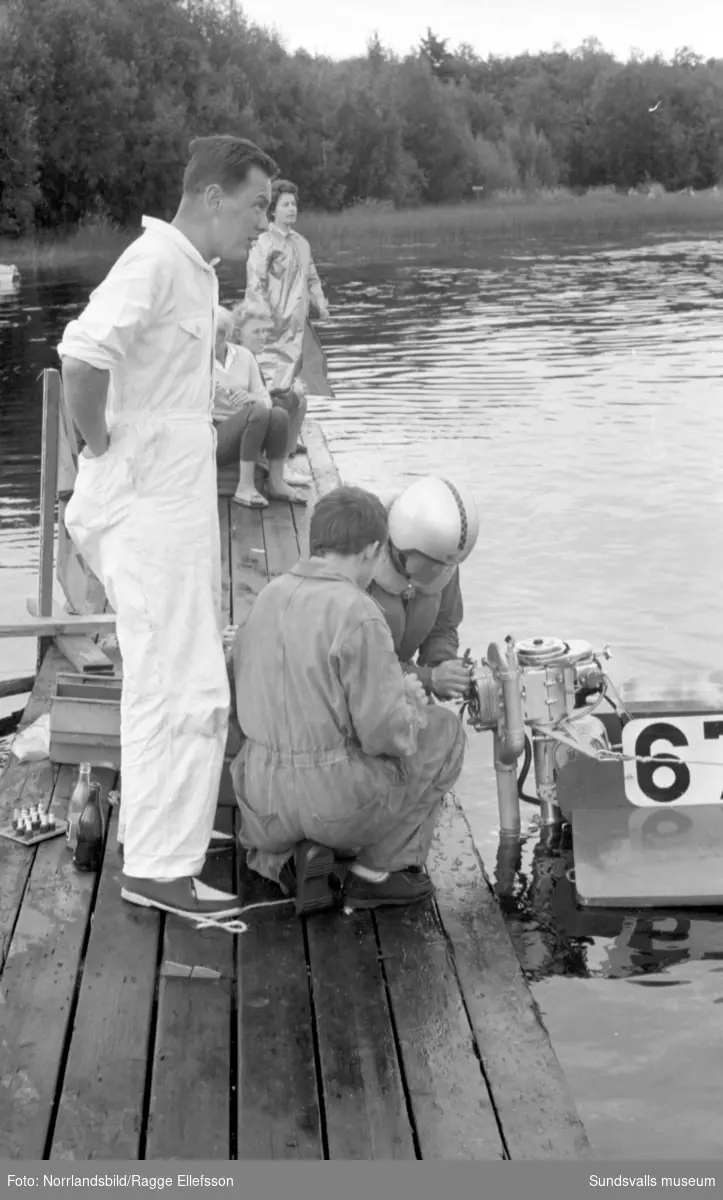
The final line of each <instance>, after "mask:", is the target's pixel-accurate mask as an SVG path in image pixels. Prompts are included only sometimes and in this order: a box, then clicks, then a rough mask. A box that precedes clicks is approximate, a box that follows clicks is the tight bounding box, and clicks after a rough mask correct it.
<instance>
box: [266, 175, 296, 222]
mask: <svg viewBox="0 0 723 1200" xmlns="http://www.w3.org/2000/svg"><path fill="white" fill-rule="evenodd" d="M280 196H293V197H294V199H295V200H296V202H297V204H298V201H299V189H298V188H297V186H296V184H295V183H292V182H291V181H290V180H289V179H275V180H274V182H273V183H272V185H271V203H270V205H269V216H270V217H273V215H274V213H275V212H276V205H277V204H278V202H279V197H280Z"/></svg>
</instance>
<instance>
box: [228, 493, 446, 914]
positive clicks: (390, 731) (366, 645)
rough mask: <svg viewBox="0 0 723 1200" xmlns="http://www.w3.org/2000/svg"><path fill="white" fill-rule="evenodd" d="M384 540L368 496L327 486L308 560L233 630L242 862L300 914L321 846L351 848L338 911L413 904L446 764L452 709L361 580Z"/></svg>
mask: <svg viewBox="0 0 723 1200" xmlns="http://www.w3.org/2000/svg"><path fill="white" fill-rule="evenodd" d="M387 540H388V524H387V513H386V510H385V508H384V505H383V504H382V502H381V501H380V500H379V499H378V498H377V497H376V496H373V495H371V494H370V493H369V492H366V491H363V490H362V489H361V488H354V487H340V488H337V489H336V490H335V491H332V492H329V493H328V494H327V495H326V496H323V497H322V499H321V500H319V502H318V503H317V505H316V507H315V509H314V511H313V513H312V516H311V522H310V528H309V547H310V557H309V558H308V559H302V560H300V561H299V562H298V563H297V564H296V566H294V567H292V568H291V570H290V571H288V572H287V573H286V574H285V575H281V576H278V577H277V578H276V579H273V580H272V581H271V582H270V583H268V584H267V585H266V587H265V588H264V589H263V591H262V592H261V593H260V595H259V596H258V597H257V599H256V601H255V602H254V605H253V608H252V609H251V612H250V614H249V616H248V619H247V621H246V623H245V624H244V625H243V626H242V627H241V629H240V630H239V632H238V634H237V635H236V641H235V644H234V672H235V685H236V699H237V706H238V716H239V723H240V725H241V728H242V729H243V732H244V734H245V736H246V742H245V744H244V746H243V749H242V750H241V751H240V753H239V754H238V756H237V757H236V759H235V761H234V763H233V767H232V778H233V782H234V789H235V792H236V797H237V800H238V805H239V809H240V812H241V832H240V835H239V836H240V840H241V843H242V845H243V846H244V847H245V848H246V850H247V851H248V855H247V865H248V866H249V867H250V868H251V869H252V870H253V871H256V872H257V873H258V874H259V875H262V876H264V877H265V878H267V879H270V880H272V881H274V882H276V883H278V884H279V885H280V886H281V887H282V890H284V891H286V893H287V894H289V893H291V892H293V893H295V895H296V904H297V911H300V912H303V911H305V910H308V909H307V908H305V906H306V905H307V901H308V907H309V908H310V907H320V906H325V904H322V905H320V904H319V903H318V898H319V894H318V889H319V884H320V883H323V879H324V877H326V879H327V880H328V879H329V877H331V876H333V875H334V874H335V854H334V851H337V852H339V853H340V856H342V855H345V856H346V857H347V858H349V857H350V856H351V857H354V861H353V862H352V864H351V867H350V868H349V874H348V875H347V879H346V884H345V897H344V902H345V904H346V905H347V907H350V908H364V909H367V908H377V907H379V906H381V905H405V904H411V903H415V902H417V901H421V900H425V899H427V898H428V897H429V896H430V895H431V894H432V884H431V881H430V880H429V878H428V876H427V875H426V873H425V871H424V869H423V868H424V864H425V862H426V859H427V855H428V853H429V848H430V845H431V842H432V837H433V834H434V827H435V824H436V819H437V814H438V812H439V808H440V805H441V802H442V798H443V796H444V795H445V793H446V792H448V791H449V789H450V788H451V787H453V785H454V783H455V781H456V779H457V777H458V776H459V773H460V771H461V769H462V763H463V758H464V746H465V736H464V730H463V727H462V723H461V721H460V719H459V717H458V716H457V715H456V714H455V713H454V712H451V711H450V710H449V709H446V708H443V707H441V706H436V707H435V706H429V705H428V703H427V697H426V693H425V692H424V689H423V687H422V685H421V683H420V682H419V680H417V679H416V678H415V677H414V676H411V675H405V674H404V671H403V670H402V667H401V665H400V663H399V661H398V659H397V656H396V654H395V652H394V644H393V641H392V635H391V633H390V630H389V626H388V624H387V622H386V620H385V618H384V615H383V613H382V611H381V609H380V607H379V605H378V604H377V603H376V601H375V600H373V599H372V598H371V596H369V595H368V594H367V592H366V590H365V589H366V588H367V587H368V586H369V584H370V583H371V580H372V578H373V576H374V572H375V570H376V567H377V565H378V560H379V554H380V550H381V548H382V547H384V546H386V544H387ZM307 888H308V890H307ZM314 891H316V896H314V895H313V892H314ZM329 894H331V895H333V893H332V890H331V887H330V888H329Z"/></svg>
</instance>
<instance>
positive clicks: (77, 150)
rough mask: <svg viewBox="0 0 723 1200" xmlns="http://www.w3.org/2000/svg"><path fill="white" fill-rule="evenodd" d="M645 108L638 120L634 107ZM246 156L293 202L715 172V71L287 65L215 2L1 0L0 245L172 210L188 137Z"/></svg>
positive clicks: (721, 156)
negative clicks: (262, 160) (280, 181)
mask: <svg viewBox="0 0 723 1200" xmlns="http://www.w3.org/2000/svg"><path fill="white" fill-rule="evenodd" d="M651 110H654V111H651ZM214 132H215V133H236V134H240V135H244V136H247V137H251V138H253V139H255V140H256V141H258V142H259V143H260V145H261V146H263V148H264V149H266V150H268V151H269V152H270V153H272V154H273V155H274V156H275V157H276V159H277V160H278V162H279V164H280V166H281V168H282V171H283V173H284V175H286V176H288V177H290V178H291V179H293V180H295V181H296V182H297V183H298V184H299V186H300V188H301V194H302V203H303V204H304V205H305V206H306V207H307V208H309V207H311V208H316V209H325V210H338V209H341V208H343V207H345V206H349V205H351V204H354V203H355V202H358V201H359V200H365V199H374V200H378V201H388V202H390V203H393V204H394V205H396V206H405V205H415V204H419V203H435V202H436V203H440V202H447V201H454V200H460V199H463V198H467V197H469V196H470V195H471V194H472V191H471V189H472V188H473V187H475V186H476V187H482V188H483V189H484V194H489V193H491V192H494V191H500V190H514V189H534V188H540V187H554V186H564V187H568V188H574V189H576V188H581V189H584V188H588V187H595V186H600V185H605V184H612V185H614V186H616V187H619V188H626V189H627V188H632V187H637V186H639V185H641V184H644V183H646V181H652V180H655V181H656V182H658V183H660V184H662V185H663V186H664V187H666V188H668V189H682V188H687V187H692V188H696V189H700V188H706V187H710V186H712V185H714V184H716V183H717V182H718V180H719V178H720V177H721V176H723V61H720V60H709V61H708V62H704V61H703V60H702V59H700V58H698V57H697V56H695V55H693V54H692V53H690V52H688V51H682V52H681V53H680V54H678V55H676V57H675V59H674V60H673V62H672V63H667V62H664V61H662V60H661V59H651V60H645V61H643V60H642V59H635V60H632V61H630V62H629V63H626V64H624V65H623V64H621V63H619V62H616V61H615V60H614V59H613V57H612V56H611V55H609V54H607V53H606V52H605V51H604V50H603V48H602V47H601V46H600V45H599V44H598V43H597V42H595V41H594V40H590V41H588V42H586V43H585V44H584V45H583V46H582V47H581V48H580V49H579V50H577V51H575V52H574V53H567V52H564V51H561V50H560V51H558V50H553V51H551V52H550V53H544V54H538V55H522V56H518V57H516V58H508V59H501V58H493V57H490V58H488V59H486V60H483V59H481V58H479V57H478V56H477V55H476V54H474V53H473V51H472V50H471V49H470V48H469V47H465V46H462V47H459V48H458V49H457V50H456V51H455V52H452V51H450V50H449V49H448V47H447V43H446V42H445V41H444V40H442V39H440V38H438V37H436V36H435V35H434V34H432V33H431V31H428V33H427V36H426V37H425V38H424V39H423V41H422V42H421V44H420V46H419V49H418V52H417V53H415V54H410V55H408V56H407V57H405V58H403V59H399V58H396V57H394V56H393V55H391V54H389V53H388V52H387V51H386V50H385V49H384V47H383V46H382V45H381V43H380V42H379V41H378V40H377V39H374V40H372V41H371V42H370V44H369V45H368V47H367V50H366V53H365V54H364V56H362V57H359V58H355V59H352V60H349V61H347V62H343V63H337V62H331V61H330V60H328V59H324V58H312V57H311V56H310V55H308V54H306V53H304V52H297V53H296V54H293V55H291V54H288V53H287V52H286V51H285V50H284V48H283V46H282V45H281V44H280V43H279V41H278V40H277V39H276V38H275V37H274V36H273V35H271V34H270V33H268V32H266V31H265V30H262V29H259V28H257V27H256V26H254V25H252V24H250V23H249V22H248V21H247V20H246V19H245V18H244V17H243V15H242V13H241V12H240V11H234V7H233V5H229V4H227V3H226V2H225V0H223V3H213V0H190V2H188V0H185V2H183V0H0V235H2V234H5V235H8V234H10V235H12V234H23V233H28V232H31V231H32V230H33V229H34V228H38V229H43V228H45V229H48V228H61V227H64V226H69V225H74V224H77V223H78V222H79V221H82V220H83V219H84V218H85V219H92V217H93V215H94V214H98V213H102V214H103V215H106V216H107V217H109V218H110V219H112V220H113V221H117V222H119V223H121V224H126V223H129V222H135V221H136V220H137V219H138V217H139V215H140V214H141V213H142V212H152V213H154V214H156V215H159V216H169V215H170V214H171V213H172V212H173V211H174V208H175V204H176V201H177V198H178V191H179V183H180V178H181V173H182V169H183V165H184V162H185V159H186V152H187V146H188V142H189V140H190V138H191V137H193V136H195V135H198V134H203V133H214Z"/></svg>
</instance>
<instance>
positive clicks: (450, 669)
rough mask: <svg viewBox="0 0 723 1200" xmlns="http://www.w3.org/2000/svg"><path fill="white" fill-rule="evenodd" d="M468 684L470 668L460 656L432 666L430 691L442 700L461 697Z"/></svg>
mask: <svg viewBox="0 0 723 1200" xmlns="http://www.w3.org/2000/svg"><path fill="white" fill-rule="evenodd" d="M469 684H470V669H469V667H466V666H465V665H464V663H463V662H462V660H461V659H460V658H452V659H450V660H449V661H448V662H443V663H440V664H439V666H437V667H433V668H432V691H433V692H434V694H435V696H439V697H440V699H442V700H451V699H454V698H457V697H459V698H461V697H462V696H464V695H465V694H466V692H467V691H468V689H469Z"/></svg>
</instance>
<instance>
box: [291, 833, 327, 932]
mask: <svg viewBox="0 0 723 1200" xmlns="http://www.w3.org/2000/svg"><path fill="white" fill-rule="evenodd" d="M335 866H336V858H335V855H334V851H333V850H330V849H329V847H328V846H320V845H318V843H317V842H299V844H298V846H297V847H296V849H295V850H294V858H293V878H294V885H293V886H294V890H293V892H292V893H291V894H292V895H293V897H294V901H295V904H296V915H297V916H298V917H300V916H301V915H302V913H311V912H321V911H322V910H323V909H326V908H333V907H334V906H335V904H336V902H337V896H338V889H335V888H334V886H333V882H332V877H333V875H334V870H335ZM289 868H291V863H288V864H287V866H286V868H285V869H284V870H285V872H287V873H288V874H290V870H289ZM288 874H287V876H286V877H285V879H284V884H285V883H286V878H288ZM280 882H281V881H280ZM282 886H283V884H282Z"/></svg>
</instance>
